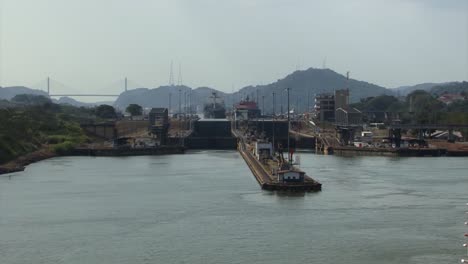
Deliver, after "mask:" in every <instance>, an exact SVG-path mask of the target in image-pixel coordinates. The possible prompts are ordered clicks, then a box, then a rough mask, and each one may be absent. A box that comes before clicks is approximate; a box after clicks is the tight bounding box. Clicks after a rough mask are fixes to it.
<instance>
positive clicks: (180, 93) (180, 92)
mask: <svg viewBox="0 0 468 264" xmlns="http://www.w3.org/2000/svg"><path fill="white" fill-rule="evenodd" d="M181 96H182V90H181V89H180V88H179V113H178V114H177V117H178V119H180V114H181V112H182V105H181Z"/></svg>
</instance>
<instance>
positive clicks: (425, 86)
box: [392, 83, 448, 96]
mask: <svg viewBox="0 0 468 264" xmlns="http://www.w3.org/2000/svg"><path fill="white" fill-rule="evenodd" d="M445 84H448V83H421V84H416V85H412V86H400V87H397V88H393V89H392V90H393V91H395V93H396V94H397V95H399V96H407V95H408V94H410V93H412V92H414V91H416V90H423V91H426V92H429V91H430V90H431V89H432V88H433V87H435V86H439V85H445Z"/></svg>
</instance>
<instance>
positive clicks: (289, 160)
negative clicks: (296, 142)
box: [285, 88, 291, 164]
mask: <svg viewBox="0 0 468 264" xmlns="http://www.w3.org/2000/svg"><path fill="white" fill-rule="evenodd" d="M285 90H286V91H287V92H288V162H289V164H291V150H290V148H289V127H290V119H289V90H291V88H286V89H285Z"/></svg>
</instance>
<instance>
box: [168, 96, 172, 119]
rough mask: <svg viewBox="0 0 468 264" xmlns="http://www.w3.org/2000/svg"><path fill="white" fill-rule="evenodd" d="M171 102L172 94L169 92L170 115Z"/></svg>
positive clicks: (169, 110)
mask: <svg viewBox="0 0 468 264" xmlns="http://www.w3.org/2000/svg"><path fill="white" fill-rule="evenodd" d="M171 101H172V93H171V92H169V109H168V110H167V111H168V112H169V114H170V113H171Z"/></svg>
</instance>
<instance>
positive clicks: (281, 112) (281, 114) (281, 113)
mask: <svg viewBox="0 0 468 264" xmlns="http://www.w3.org/2000/svg"><path fill="white" fill-rule="evenodd" d="M283 93H284V90H282V91H281V97H280V101H281V109H280V116H281V117H282V116H283V113H284V112H283V101H284V99H283V97H284V96H283Z"/></svg>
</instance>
